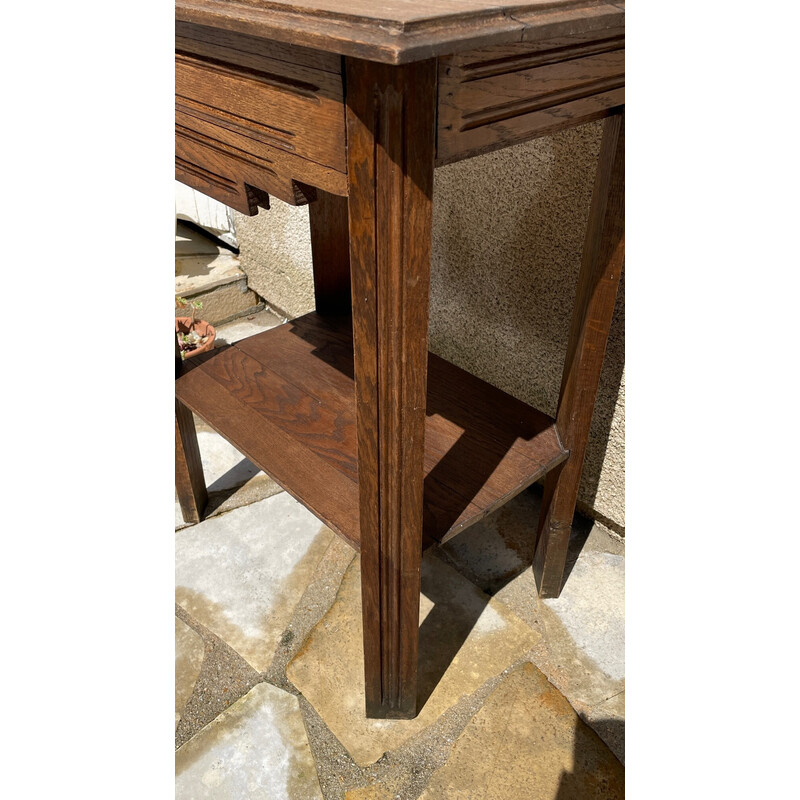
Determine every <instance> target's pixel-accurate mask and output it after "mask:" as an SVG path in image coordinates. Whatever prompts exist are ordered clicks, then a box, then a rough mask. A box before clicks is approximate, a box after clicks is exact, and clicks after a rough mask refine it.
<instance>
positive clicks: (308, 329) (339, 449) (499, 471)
mask: <svg viewBox="0 0 800 800" xmlns="http://www.w3.org/2000/svg"><path fill="white" fill-rule="evenodd" d="M195 361H196V362H197V363H196V364H194V363H193V362H195ZM184 364H185V365H186V366H187V367H188V366H189V365H190V364H191V369H185V370H184V375H183V377H181V378H180V379H179V380H178V381H177V382H176V386H175V389H176V394H177V396H178V398H179V399H180V400H181V401H182V402H183V403H185V404H186V405H187V406H188V407H189V408H191V409H192V410H193V411H194V412H195V413H197V414H198V415H199V416H200V417H202V418H203V419H204V420H205V421H206V422H207V423H208V424H210V425H211V426H212V427H213V428H214V429H215V430H217V431H218V432H219V433H220V434H221V435H222V436H223V437H225V438H226V439H228V441H230V442H231V443H232V444H233V445H234V446H235V447H237V448H238V449H239V450H240V451H241V452H242V453H244V454H245V455H246V456H247V457H248V458H249V459H250V460H251V461H253V463H255V464H257V465H258V466H259V467H260V468H261V469H263V470H264V471H265V472H266V473H267V474H269V475H271V476H272V477H273V478H274V479H275V480H276V481H277V482H278V483H279V484H280V485H281V486H283V487H284V488H286V489H287V491H289V492H290V494H292V495H293V496H294V497H296V498H297V499H298V500H300V502H302V503H303V504H304V505H306V506H307V507H308V508H310V509H311V510H312V511H313V512H314V513H315V514H316V515H317V516H318V517H319V518H320V519H321V520H323V521H324V522H325V523H326V524H327V525H328V526H329V527H331V528H332V529H333V530H335V531H336V532H337V533H338V534H340V535H341V536H342V537H343V538H344V539H346V540H347V541H348V542H350V543H351V544H352V545H353V546H354V547H355V548H356V549H360V546H361V545H360V539H361V532H360V522H359V513H358V507H359V494H358V475H359V468H358V456H357V444H356V442H357V437H356V404H355V390H354V382H353V374H354V359H353V340H352V322H351V319H350V317H349V316H342V317H333V316H330V315H326V316H324V317H323V316H320V315H318V314H316V313H312V314H307V315H305V316H304V317H301V318H299V319H296V320H293V321H292V322H290V323H286V324H285V325H282V326H279V327H278V328H274V329H272V330H269V331H266V332H264V333H261V334H258V335H256V336H252V337H250V338H248V339H244V340H242V341H240V342H237V343H236V344H235V345H232V346H230V347H227V348H225V349H224V350H222V349H218V350H216V351H212V353H210V354H205V353H204V354H203V355H202V356H200V357H197V358H193V359H189V360H187V361H186V362H184ZM426 407H427V414H426V416H425V454H424V459H423V472H424V475H425V480H424V491H423V545H422V546H423V547H425V546H429V545H431V544H433V543H435V542H436V541H443V540H446V539H449V538H451V537H452V536H454V535H455V534H457V533H459V532H461V531H463V530H465V529H466V528H467V527H469V526H470V525H472V524H474V523H475V522H477V521H478V520H479V519H481V518H483V517H484V516H485V515H486V514H487V513H489V512H490V511H491V510H493V509H494V508H496V507H498V506H499V505H502V504H503V503H505V502H507V501H508V500H509V499H510V498H511V497H513V496H514V495H515V494H516V493H517V492H519V491H521V490H522V489H524V488H525V487H527V486H529V485H530V484H531V483H533V481H535V480H537V479H538V478H540V477H542V476H543V475H544V474H546V472H547V471H548V470H551V469H553V468H555V467H556V466H557V465H558V464H560V463H561V462H562V461H563V460H564V459H565V458H566V451H565V450H564V449H563V448H562V446H561V444H560V441H559V438H558V435H557V433H556V430H555V425H554V421H553V420H552V419H551V418H550V417H548V416H547V415H545V414H542V413H540V412H538V411H536V410H535V409H532V408H530V406H527V405H525V404H524V403H522V402H520V401H519V400H516V399H515V398H513V397H511V396H510V395H507V394H505V393H504V392H501V391H500V390H499V389H496V388H494V387H493V386H490V385H489V384H487V383H485V382H484V381H482V380H480V379H479V378H476V377H475V376H474V375H470V374H469V373H467V372H465V371H464V370H462V369H459V368H458V367H456V366H454V365H453V364H449V363H448V362H446V361H444V360H443V359H441V358H439V357H438V356H435V355H433V354H428V388H427V399H426Z"/></svg>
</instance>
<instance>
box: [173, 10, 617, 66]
mask: <svg viewBox="0 0 800 800" xmlns="http://www.w3.org/2000/svg"><path fill="white" fill-rule="evenodd" d="M300 8H301V7H300V6H297V7H293V6H288V5H287V6H285V7H283V6H281V7H278V6H276V5H274V4H269V3H268V2H266V1H265V2H263V3H262V2H260V0H252V1H251V2H247V1H246V0H176V3H175V19H176V20H179V21H182V22H190V23H195V24H198V25H203V26H206V27H211V28H220V29H223V30H229V31H235V32H238V33H246V34H249V35H252V36H258V37H262V38H265V39H270V40H274V41H280V42H284V43H286V44H296V45H299V46H303V47H312V48H315V49H318V50H323V51H327V52H332V53H338V54H340V55H344V56H351V57H356V58H362V59H365V60H368V61H377V62H381V63H386V64H406V63H411V62H414V61H421V60H424V59H427V58H435V57H441V56H446V55H450V54H453V53H458V52H461V51H463V50H466V49H472V48H478V47H485V46H490V45H493V44H504V43H509V42H515V41H535V40H541V39H547V38H551V37H556V36H569V35H575V34H584V33H590V32H597V33H598V35H601V34H602V32H603V31H604V30H607V29H611V28H614V29H619V28H620V27H622V26H624V20H625V5H624V2H619V3H617V2H606V0H553V2H547V3H540V4H536V5H525V4H520V5H517V6H514V7H506V8H501V7H497V6H495V7H488V8H476V9H474V10H466V11H460V12H458V13H450V14H439V15H431V16H429V17H425V18H419V19H414V20H398V19H391V18H389V19H387V18H379V17H376V16H366V15H358V14H353V13H345V12H330V11H325V10H321V11H319V12H318V13H314V14H308V13H305V12H303V11H301V10H299V9H300Z"/></svg>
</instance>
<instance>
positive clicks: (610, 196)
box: [533, 114, 625, 597]
mask: <svg viewBox="0 0 800 800" xmlns="http://www.w3.org/2000/svg"><path fill="white" fill-rule="evenodd" d="M624 154H625V117H624V114H617V115H615V116H612V117H609V118H608V119H607V120H606V123H605V130H604V132H603V143H602V146H601V150H600V160H599V163H598V166H597V178H596V180H595V185H594V194H593V196H592V206H591V211H590V213H589V224H588V228H587V231H586V241H585V243H584V249H583V260H582V263H581V271H580V275H579V277H578V289H577V293H576V296H575V306H574V311H573V317H572V326H571V328H570V335H569V343H568V345H567V356H566V360H565V363H564V372H563V376H562V379H561V394H560V398H559V403H558V413H557V415H556V423H557V426H558V431H559V434H560V436H561V440H562V442H563V444H564V446H565V447H566V448H567V449H568V450H569V451H570V455H569V458H568V459H567V461H566V462H564V464H563V465H561V467H559V468H558V469H556V470H554V471H553V472H551V473H549V474H548V476H547V479H546V481H545V489H544V498H543V500H542V510H541V512H540V516H539V525H538V531H537V534H536V552H535V555H534V560H533V571H534V575H535V577H536V584H537V587H538V590H539V595H540V596H541V597H558V595H559V593H560V592H561V584H562V580H563V575H564V566H565V564H566V558H567V547H568V545H569V537H570V532H571V530H572V517H573V515H574V513H575V503H576V502H577V499H578V486H579V484H580V479H581V472H582V470H583V460H584V456H585V454H586V442H587V440H588V438H589V428H590V426H591V422H592V411H593V410H594V401H595V396H596V394H597V386H598V384H599V382H600V370H601V368H602V366H603V356H604V354H605V349H606V342H607V340H608V331H609V328H610V327H611V317H612V314H613V312H614V301H615V299H616V296H617V287H618V286H619V279H620V274H621V272H622V265H623V260H624V255H625V155H624Z"/></svg>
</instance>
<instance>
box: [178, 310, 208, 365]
mask: <svg viewBox="0 0 800 800" xmlns="http://www.w3.org/2000/svg"><path fill="white" fill-rule="evenodd" d="M202 307H203V303H202V301H200V300H187V299H186V298H185V297H178V296H176V297H175V308H180V309H184V310H185V311H186V310H188V311H189V313H190V316H191V321H190V322H189V332H188V333H179V334H178V346H179V347H180V350H181V359H182V360H184V359H185V358H186V354H187V353H189V352H191V351H192V350H196V349H197V348H198V347H200V346H201V345H203V344H205V343H206V341H207V340H208V336H200V334H198V333H197V331H196V330H195V329H194V322H195V314H197V312H198V311H200V309H202Z"/></svg>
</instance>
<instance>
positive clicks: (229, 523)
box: [175, 493, 334, 673]
mask: <svg viewBox="0 0 800 800" xmlns="http://www.w3.org/2000/svg"><path fill="white" fill-rule="evenodd" d="M333 536H334V534H333V533H332V532H331V531H330V530H328V528H326V527H324V526H323V525H322V523H320V521H319V520H318V519H317V518H316V517H315V516H314V515H313V514H312V513H311V512H310V511H308V510H307V509H305V508H304V507H303V506H302V505H300V503H298V502H297V501H296V500H295V499H294V498H293V497H291V496H290V495H288V494H286V493H281V494H277V495H274V496H273V497H269V498H267V499H266V500H262V501H260V502H258V503H253V504H252V505H249V506H244V507H242V508H237V509H235V510H234V511H230V512H228V513H227V514H223V515H221V516H218V517H212V518H211V519H207V520H205V521H203V522H201V523H200V524H198V525H193V526H191V527H187V528H183V529H182V530H180V531H178V532H177V533H176V534H175V587H176V590H175V592H176V602H177V603H178V605H180V606H181V608H183V609H184V610H185V611H187V612H188V613H189V614H191V616H192V617H193V618H194V619H196V620H197V621H199V622H200V623H202V624H203V625H205V626H206V627H207V628H208V629H209V630H210V631H212V632H213V633H214V634H215V635H216V636H218V637H220V638H221V639H222V640H223V641H224V642H226V643H227V644H228V645H230V646H231V647H232V648H233V649H234V650H235V651H236V652H237V653H239V654H240V655H241V656H242V657H243V658H244V659H245V660H246V661H247V662H248V663H249V664H251V665H252V666H253V667H254V668H255V669H256V670H258V671H259V672H262V673H263V672H264V671H265V670H266V669H267V668H268V667H269V665H270V662H271V660H272V658H273V655H274V653H275V650H276V648H277V647H278V645H279V642H280V638H281V635H282V633H283V632H284V630H285V628H286V626H287V624H288V622H289V620H290V619H291V617H292V613H293V611H294V608H295V606H296V605H297V602H298V601H299V599H300V597H301V596H302V594H303V592H304V591H305V589H306V587H307V585H308V583H309V582H310V580H311V577H312V575H313V573H314V570H315V568H316V566H317V563H318V562H319V560H320V558H321V557H322V555H323V554H324V552H325V550H326V548H327V547H328V545H329V544H330V542H331V539H332V537H333Z"/></svg>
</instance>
